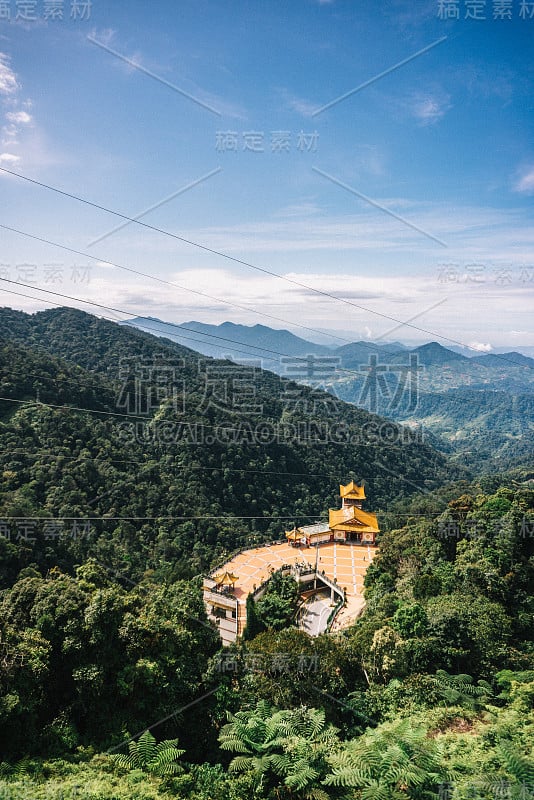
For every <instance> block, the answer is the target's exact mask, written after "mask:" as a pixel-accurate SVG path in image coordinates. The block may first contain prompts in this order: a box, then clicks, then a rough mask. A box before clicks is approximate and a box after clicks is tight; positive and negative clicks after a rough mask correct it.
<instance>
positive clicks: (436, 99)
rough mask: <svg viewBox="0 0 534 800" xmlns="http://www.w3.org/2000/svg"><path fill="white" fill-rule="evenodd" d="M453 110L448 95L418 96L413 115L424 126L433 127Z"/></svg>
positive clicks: (413, 106) (413, 107)
mask: <svg viewBox="0 0 534 800" xmlns="http://www.w3.org/2000/svg"><path fill="white" fill-rule="evenodd" d="M450 108H451V103H450V98H449V96H448V95H444V96H442V97H440V96H437V95H426V96H418V97H416V98H415V100H414V101H413V105H412V114H413V115H414V117H415V118H416V119H418V120H419V122H420V123H421V124H422V125H432V124H433V123H434V122H437V121H438V120H440V119H441V118H442V117H443V116H445V114H446V113H447V111H448V110H449V109H450Z"/></svg>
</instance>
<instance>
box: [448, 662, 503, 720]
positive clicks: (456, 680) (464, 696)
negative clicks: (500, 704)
mask: <svg viewBox="0 0 534 800" xmlns="http://www.w3.org/2000/svg"><path fill="white" fill-rule="evenodd" d="M434 680H435V682H436V684H437V687H438V691H439V693H440V694H441V696H442V697H443V699H444V700H445V701H446V702H447V703H448V704H449V705H453V706H464V707H465V708H470V709H472V710H473V711H474V710H476V709H477V708H478V707H479V706H480V705H483V704H484V703H485V702H486V701H487V700H488V698H489V697H491V696H492V695H493V691H492V688H491V686H490V684H489V683H488V682H487V681H482V680H480V681H477V683H476V684H475V683H474V682H473V678H472V677H471V675H464V674H462V675H449V673H448V672H445V670H444V669H438V671H437V672H436V674H435V676H434Z"/></svg>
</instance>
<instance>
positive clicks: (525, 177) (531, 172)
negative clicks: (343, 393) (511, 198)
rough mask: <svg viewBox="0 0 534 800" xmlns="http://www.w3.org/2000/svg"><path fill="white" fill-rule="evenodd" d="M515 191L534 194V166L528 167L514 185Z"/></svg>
mask: <svg viewBox="0 0 534 800" xmlns="http://www.w3.org/2000/svg"><path fill="white" fill-rule="evenodd" d="M514 190H515V191H516V192H521V193H522V194H533V193H534V166H531V167H527V168H526V169H525V170H523V172H522V174H521V175H520V176H519V178H518V179H517V180H516V182H515V184H514Z"/></svg>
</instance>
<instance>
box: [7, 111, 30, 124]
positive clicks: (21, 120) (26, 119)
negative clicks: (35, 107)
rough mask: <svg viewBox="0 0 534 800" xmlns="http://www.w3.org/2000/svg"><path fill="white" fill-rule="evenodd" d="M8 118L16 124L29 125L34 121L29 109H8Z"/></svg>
mask: <svg viewBox="0 0 534 800" xmlns="http://www.w3.org/2000/svg"><path fill="white" fill-rule="evenodd" d="M6 119H8V120H9V122H12V123H14V124H16V125H28V124H29V123H30V122H31V121H32V117H31V114H28V112H27V111H8V113H7V114H6Z"/></svg>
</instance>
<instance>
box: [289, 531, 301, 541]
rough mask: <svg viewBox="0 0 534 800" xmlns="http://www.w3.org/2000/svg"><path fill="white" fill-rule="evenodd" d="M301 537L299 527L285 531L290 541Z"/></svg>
mask: <svg viewBox="0 0 534 800" xmlns="http://www.w3.org/2000/svg"><path fill="white" fill-rule="evenodd" d="M300 538H302V532H301V531H300V530H299V528H297V527H295V528H293V530H291V531H286V539H291V541H293V542H294V541H296V540H297V539H300Z"/></svg>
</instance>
